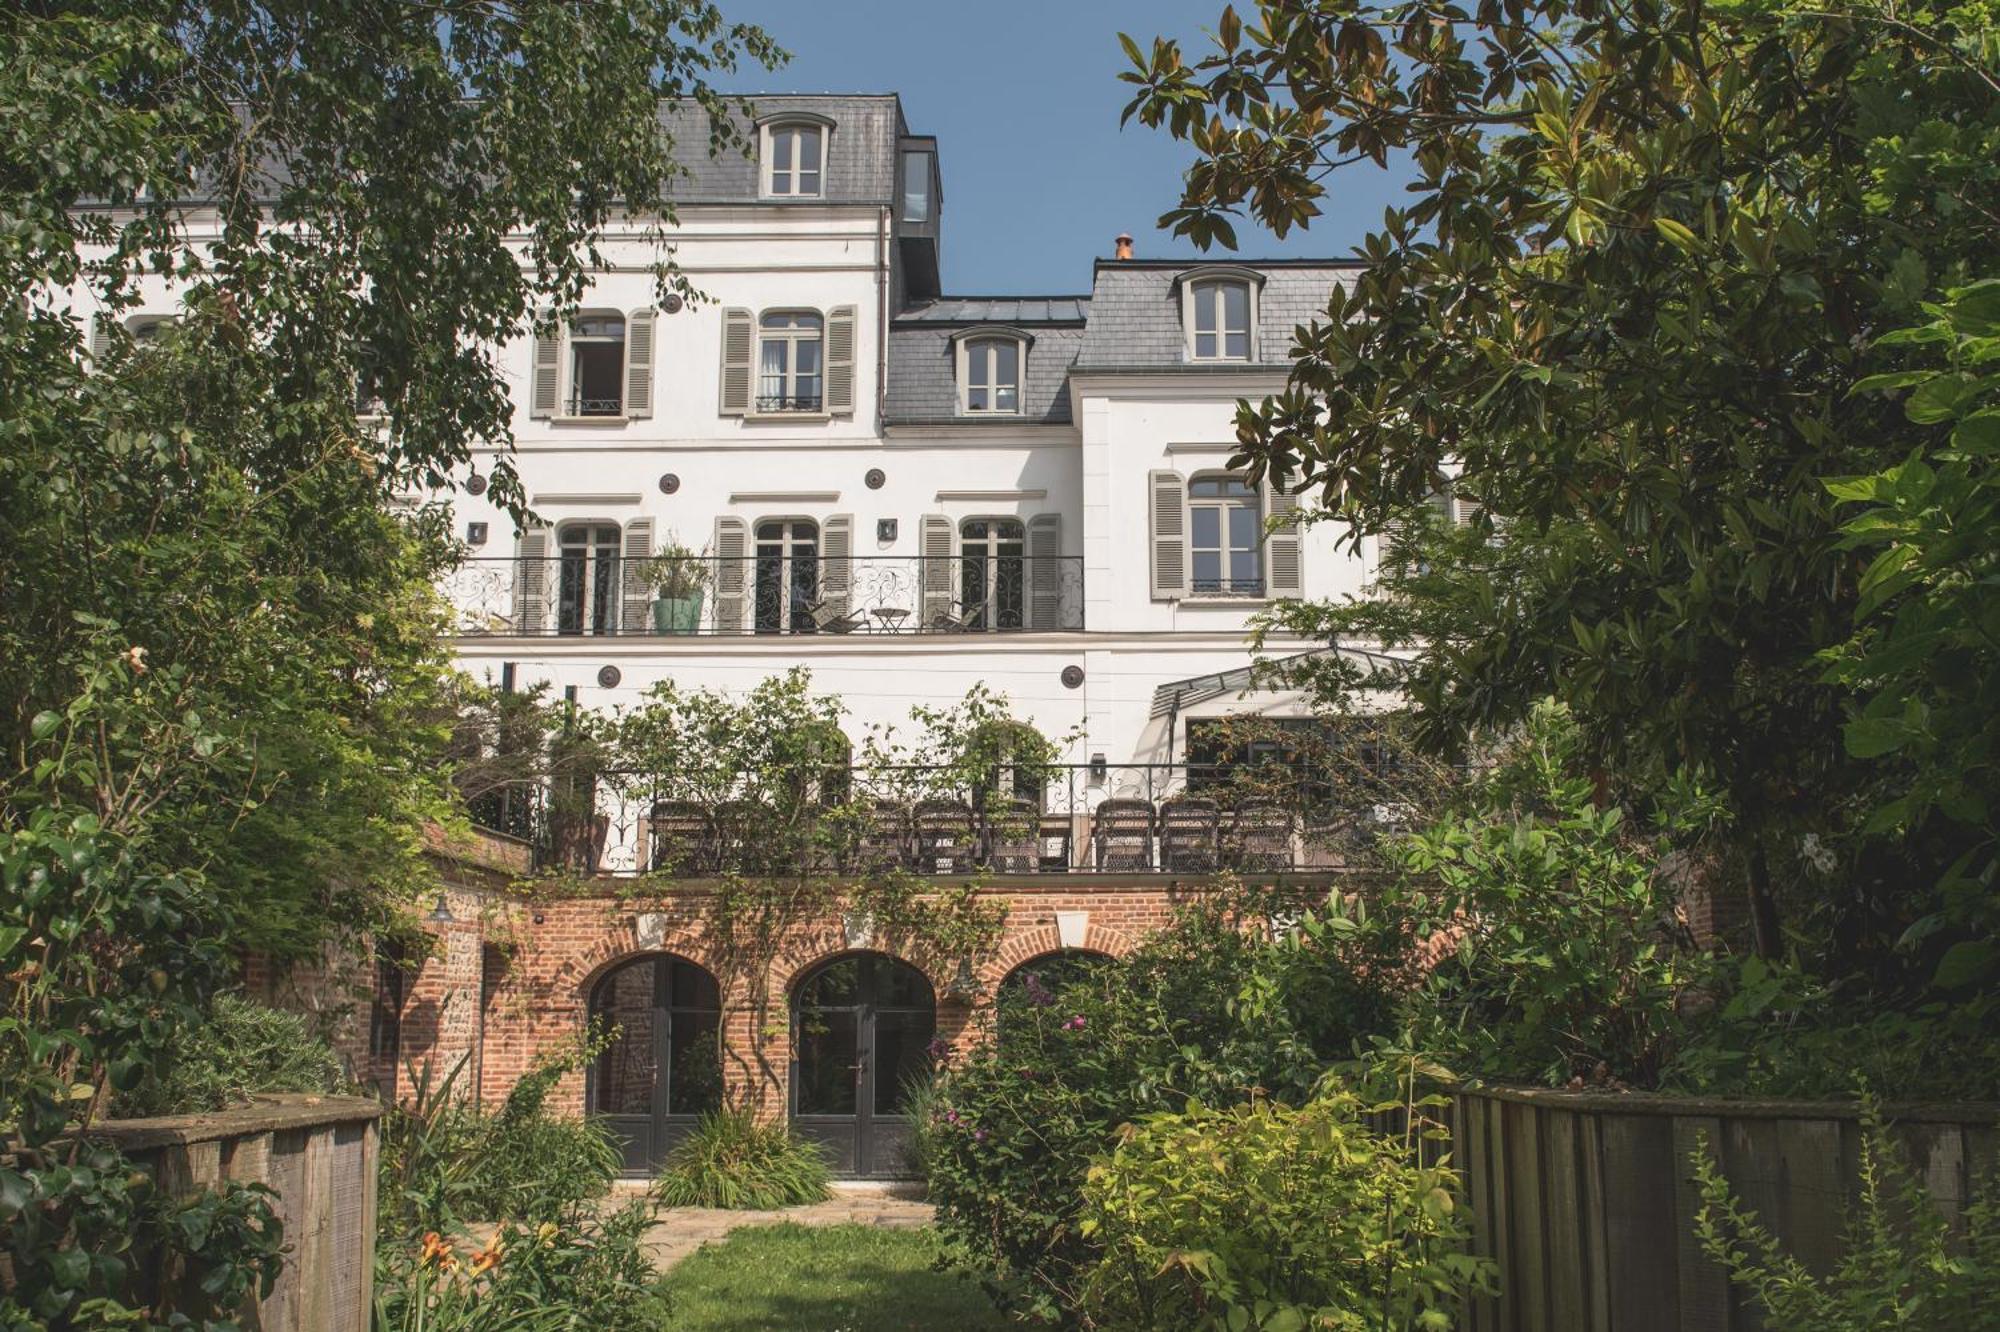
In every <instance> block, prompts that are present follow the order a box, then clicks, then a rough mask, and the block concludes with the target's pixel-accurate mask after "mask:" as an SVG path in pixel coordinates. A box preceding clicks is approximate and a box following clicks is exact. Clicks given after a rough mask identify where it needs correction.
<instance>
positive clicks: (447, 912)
mask: <svg viewBox="0 0 2000 1332" xmlns="http://www.w3.org/2000/svg"><path fill="white" fill-rule="evenodd" d="M457 920H458V917H457V916H454V915H452V914H451V907H450V905H448V904H447V903H446V902H445V900H444V894H443V893H439V894H438V900H437V905H436V906H434V907H432V908H431V923H432V924H434V925H451V924H454V923H456V922H457Z"/></svg>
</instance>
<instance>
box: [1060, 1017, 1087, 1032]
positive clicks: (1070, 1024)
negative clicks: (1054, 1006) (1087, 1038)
mask: <svg viewBox="0 0 2000 1332" xmlns="http://www.w3.org/2000/svg"><path fill="white" fill-rule="evenodd" d="M1063 1030H1064V1031H1082V1030H1083V1014H1081V1013H1078V1014H1077V1015H1076V1016H1075V1017H1073V1018H1071V1019H1070V1020H1069V1021H1067V1022H1065V1023H1063Z"/></svg>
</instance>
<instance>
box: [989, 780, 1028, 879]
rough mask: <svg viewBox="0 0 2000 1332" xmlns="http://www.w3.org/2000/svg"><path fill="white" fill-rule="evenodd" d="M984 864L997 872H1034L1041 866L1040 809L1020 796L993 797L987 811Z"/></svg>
mask: <svg viewBox="0 0 2000 1332" xmlns="http://www.w3.org/2000/svg"><path fill="white" fill-rule="evenodd" d="M986 863H987V865H988V866H990V867H991V868H992V869H993V870H994V871H995V872H996V873H1000V874H1033V873H1034V872H1035V871H1036V870H1038V869H1040V868H1041V867H1042V811H1041V809H1040V808H1039V807H1038V806H1037V805H1036V804H1035V802H1034V801H1032V800H1023V799H1021V798H1020V797H1019V796H1015V797H1012V798H1011V799H1006V800H999V799H995V800H993V801H992V802H990V803H989V805H988V807H987V810H986Z"/></svg>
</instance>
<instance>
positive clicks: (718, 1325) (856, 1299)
mask: <svg viewBox="0 0 2000 1332" xmlns="http://www.w3.org/2000/svg"><path fill="white" fill-rule="evenodd" d="M936 1254H937V1241H936V1240H935V1239H934V1238H933V1237H932V1235H931V1233H930V1232H929V1231H927V1230H882V1229H878V1228H876V1227H874V1226H800V1225H793V1224H791V1223H789V1222H787V1223H784V1224H780V1225H775V1226H751V1227H748V1228H746V1229H743V1230H739V1231H736V1232H735V1233H734V1234H732V1235H730V1237H729V1238H728V1239H726V1240H724V1241H722V1242H721V1243H719V1244H711V1245H709V1246H707V1247H706V1248H703V1249H701V1250H699V1251H697V1252H696V1253H694V1254H692V1255H690V1256H689V1257H688V1258H686V1259H684V1260H683V1261H682V1262H681V1263H680V1264H678V1265H677V1266H676V1267H675V1268H674V1270H673V1271H672V1272H671V1273H670V1274H669V1275H668V1276H667V1278H666V1280H665V1282H664V1283H663V1284H664V1285H665V1287H666V1289H667V1292H668V1294H669V1295H670V1296H671V1297H672V1299H673V1324H672V1325H673V1328H674V1332H753V1329H754V1330H755V1332H766V1330H768V1329H782V1330H783V1332H848V1330H851V1332H875V1329H894V1328H908V1329H923V1330H924V1332H932V1330H934V1329H938V1328H950V1329H951V1330H952V1332H980V1329H985V1328H1004V1327H1007V1326H1009V1324H1008V1323H1007V1321H1006V1320H1005V1319H1003V1318H1002V1317H1001V1316H1000V1315H999V1314H998V1313H996V1312H995V1311H994V1309H993V1306H992V1305H990V1304H988V1303H987V1302H986V1297H985V1296H984V1295H982V1294H980V1292H979V1288H978V1287H977V1286H975V1285H973V1284H972V1283H971V1282H969V1281H966V1280H964V1279H963V1278H961V1277H956V1276H952V1275H950V1274H948V1273H944V1272H937V1271H933V1270H932V1269H931V1262H932V1259H933V1258H934V1257H935V1256H936Z"/></svg>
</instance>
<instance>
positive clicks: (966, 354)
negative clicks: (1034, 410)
mask: <svg viewBox="0 0 2000 1332" xmlns="http://www.w3.org/2000/svg"><path fill="white" fill-rule="evenodd" d="M958 362H959V374H958V382H959V386H960V395H959V403H960V409H961V410H962V411H964V412H966V413H967V414H968V415H982V416H983V415H1000V416H1008V415H1016V414H1018V413H1019V412H1020V410H1021V371H1022V368H1023V366H1024V365H1025V364H1026V362H1027V346H1026V341H1025V340H1024V339H1022V338H1019V337H1014V336H1010V335H1007V334H981V335H979V336H977V337H968V338H965V339H963V340H961V341H960V342H959V344H958Z"/></svg>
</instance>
